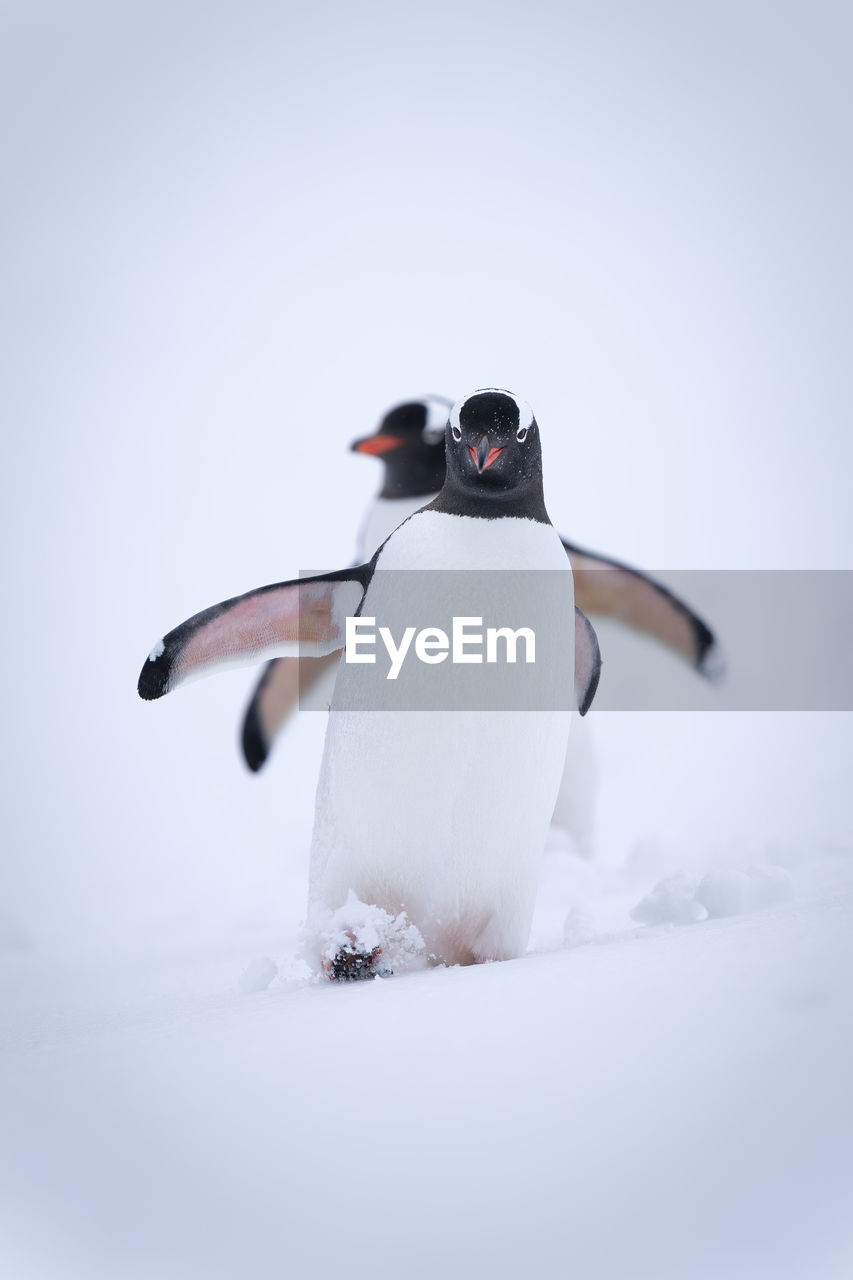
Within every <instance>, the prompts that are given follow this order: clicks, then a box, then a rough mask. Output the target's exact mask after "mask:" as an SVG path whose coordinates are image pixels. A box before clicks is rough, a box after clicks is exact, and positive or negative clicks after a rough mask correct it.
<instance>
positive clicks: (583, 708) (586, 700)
mask: <svg viewBox="0 0 853 1280" xmlns="http://www.w3.org/2000/svg"><path fill="white" fill-rule="evenodd" d="M600 679H601V650H600V649H599V647H598V636H597V635H596V634H595V628H594V627H593V625H592V623H591V622H590V620H589V618H587V617H586V616H585V614H583V613H581V611H580V609H579V608H578V607H577V605H575V700H576V702H577V704H578V711H579V712H580V713H581V715H582V716H585V715H586V713H587V711H589V709H590V707H591V706H592V700H593V698H594V697H595V691H596V689H597V688H598V682H599V680H600Z"/></svg>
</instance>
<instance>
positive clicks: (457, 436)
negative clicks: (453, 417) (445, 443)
mask: <svg viewBox="0 0 853 1280" xmlns="http://www.w3.org/2000/svg"><path fill="white" fill-rule="evenodd" d="M450 434H451V435H452V436H453V439H454V440H456V441H459V440H461V439H462V428H461V427H457V425H456V423H455V422H451V424H450Z"/></svg>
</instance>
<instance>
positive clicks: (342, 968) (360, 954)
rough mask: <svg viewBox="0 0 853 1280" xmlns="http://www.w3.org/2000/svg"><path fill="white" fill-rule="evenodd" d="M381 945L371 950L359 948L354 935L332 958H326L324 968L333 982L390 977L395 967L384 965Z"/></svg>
mask: <svg viewBox="0 0 853 1280" xmlns="http://www.w3.org/2000/svg"><path fill="white" fill-rule="evenodd" d="M381 955H382V948H381V947H374V948H373V949H372V950H371V951H361V950H359V947H358V943H357V941H356V939H355V936H354V935H352V934H351V935H350V942H349V943H348V944H347V945H346V946H343V947H341V949H340V950H339V951H338V952H336V954H335V955H334V956H332V958H331V959H329V960H326V961H325V963H324V965H323V968H324V970H325V972H326V976H327V977H328V978H329V980H330V981H331V982H363V981H364V980H365V979H367V978H390V977H391V975H392V973H393V969H388V968H386V967H384V966H383V965H382V963H381V961H380V957H381Z"/></svg>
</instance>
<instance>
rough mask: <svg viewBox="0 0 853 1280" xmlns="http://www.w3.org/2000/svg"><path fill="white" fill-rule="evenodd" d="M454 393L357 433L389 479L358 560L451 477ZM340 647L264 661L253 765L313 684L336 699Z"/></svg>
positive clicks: (409, 404)
mask: <svg viewBox="0 0 853 1280" xmlns="http://www.w3.org/2000/svg"><path fill="white" fill-rule="evenodd" d="M452 407H453V401H452V400H447V399H444V398H443V397H442V396H423V397H421V398H420V399H416V400H406V401H404V402H403V403H402V404H397V405H394V406H393V408H391V409H389V410H388V412H387V413H386V414H385V415H384V417H383V418H382V420H381V421H380V423H379V426H378V427H377V429H376V431H375V432H374V433H373V434H372V435H369V436H362V437H360V438H359V439H358V440H354V441H353V443H352V445H351V446H350V448H351V449H352V451H353V453H360V454H364V455H366V456H368V457H374V458H379V459H381V461H382V463H383V478H382V486H381V488H380V490H379V492H378V493H377V494H376V495H375V497H374V498H373V499H372V501H371V503H370V505H369V507H368V509H367V511H366V513H365V516H364V519H363V520H362V523H361V528H360V529H359V533H358V539H357V542H356V563H357V564H362V563H365V562H366V561H368V560H369V559H370V557H371V556H372V555H373V553H374V552H375V551H376V548H377V547H379V546H381V545H382V543H383V542H384V541H385V539H386V538H387V537H388V535H389V533H393V531H394V530H395V529H396V528H397V526H398V525H400V524H402V523H403V521H404V520H407V519H408V517H409V516H411V515H414V513H415V512H416V511H418V510H419V509H420V508H421V507H422V506H424V504H425V503H427V502H430V501H431V500H432V499H433V498H434V497H435V496H436V494H437V493H438V491H439V490H440V488H441V486H442V485H443V484H444V472H445V462H444V430H445V427H446V426H447V418H448V415H449V413H450V410H451V408H452ZM337 666H338V655H337V654H329V655H328V656H326V657H323V658H303V659H300V660H297V659H295V658H273V659H272V660H271V661H270V662H268V663H267V665H266V667H265V668H264V671H263V674H262V675H261V678H260V680H259V681H258V683H257V684H256V686H255V689H254V692H253V694H252V697H251V699H250V700H249V704H248V706H247V707H246V711H245V713H244V716H243V724H242V728H241V733H240V741H241V744H242V748H243V758H244V760H245V761H246V764H247V765H248V766H249V768H250V769H251V770H252V772H253V773H257V772H258V770H259V769H261V768H262V767H263V765H264V764H265V763H266V761H267V758H268V756H269V754H270V752H271V750H272V747H273V744H274V742H275V740H276V738H277V737H278V735H279V733H281V731H282V729H283V728H284V726H285V724H286V723H287V721H288V719H289V718H290V716H291V715H292V714H293V712H294V711H295V710H296V707H297V706H298V703H299V699H300V696H303V697H304V696H305V695H306V694H307V693H308V692H309V690H310V691H311V699H312V703H313V704H314V705H316V706H323V705H328V704H329V703H330V702H331V697H332V689H333V688H334V680H335V673H336V672H337Z"/></svg>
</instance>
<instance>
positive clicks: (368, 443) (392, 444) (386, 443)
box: [350, 436, 404, 457]
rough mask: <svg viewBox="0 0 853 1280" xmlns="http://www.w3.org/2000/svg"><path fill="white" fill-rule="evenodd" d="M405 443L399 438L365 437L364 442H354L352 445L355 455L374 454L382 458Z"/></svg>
mask: <svg viewBox="0 0 853 1280" xmlns="http://www.w3.org/2000/svg"><path fill="white" fill-rule="evenodd" d="M403 443H404V442H403V441H402V440H401V439H400V437H399V436H365V437H364V439H362V440H354V441H353V442H352V444H351V445H350V448H351V449H352V451H353V453H372V454H376V455H377V456H379V457H381V456H382V454H383V453H390V452H391V450H392V449H399V448H400V446H401V445H402V444H403Z"/></svg>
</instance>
